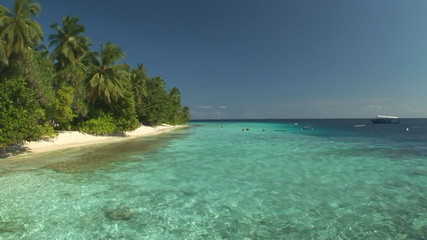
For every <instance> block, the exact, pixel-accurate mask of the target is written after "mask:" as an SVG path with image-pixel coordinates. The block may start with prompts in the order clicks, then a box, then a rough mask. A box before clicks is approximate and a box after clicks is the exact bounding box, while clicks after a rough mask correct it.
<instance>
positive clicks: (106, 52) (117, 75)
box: [86, 43, 129, 104]
mask: <svg viewBox="0 0 427 240" xmlns="http://www.w3.org/2000/svg"><path fill="white" fill-rule="evenodd" d="M125 56H126V54H125V53H124V52H123V51H122V50H121V49H120V48H119V47H118V46H116V45H114V44H112V43H107V44H105V46H104V45H102V44H101V50H100V51H99V53H93V54H92V58H91V65H90V66H89V68H88V77H87V80H86V81H87V90H88V98H89V101H90V102H91V103H97V102H104V103H107V104H110V103H112V102H116V101H117V100H118V99H119V98H121V97H123V88H124V86H123V85H124V82H126V81H128V78H129V66H128V65H126V64H117V65H115V63H116V62H117V61H119V60H120V59H123V58H124V57H125Z"/></svg>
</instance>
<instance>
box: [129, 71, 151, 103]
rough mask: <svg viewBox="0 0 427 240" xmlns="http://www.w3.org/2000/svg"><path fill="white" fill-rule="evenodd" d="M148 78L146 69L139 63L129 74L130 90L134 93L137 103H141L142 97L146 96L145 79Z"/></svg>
mask: <svg viewBox="0 0 427 240" xmlns="http://www.w3.org/2000/svg"><path fill="white" fill-rule="evenodd" d="M147 79H148V76H147V69H146V68H145V66H144V65H142V64H139V63H138V66H137V68H136V69H132V71H131V74H130V82H131V84H132V91H133V93H134V95H135V102H136V104H137V105H139V104H141V103H142V101H143V98H144V97H145V96H147V87H146V81H147Z"/></svg>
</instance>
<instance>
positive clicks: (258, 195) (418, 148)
mask: <svg viewBox="0 0 427 240" xmlns="http://www.w3.org/2000/svg"><path fill="white" fill-rule="evenodd" d="M366 121H367V120H299V121H297V120H293V121H285V120H281V121H279V120H275V121H224V122H219V121H211V122H202V121H201V122H193V123H192V124H191V126H192V127H191V128H189V129H183V130H178V131H175V132H173V133H172V134H166V135H162V136H158V137H152V138H147V139H137V140H132V141H128V142H123V143H116V144H114V145H99V146H94V147H88V148H81V149H73V150H67V151H61V152H56V153H49V154H42V155H36V156H34V155H33V156H31V157H22V158H18V159H17V160H14V162H13V163H11V162H10V161H2V162H0V186H2V189H1V191H0V201H1V202H0V239H363V240H364V239H427V187H426V186H427V120H425V119H415V120H404V119H402V123H401V124H398V125H372V124H370V123H368V122H366ZM294 122H298V123H299V124H298V125H294V124H293V123H294ZM305 125H310V126H311V127H313V130H306V131H303V130H301V128H302V127H303V126H305ZM354 125H366V126H364V127H354ZM246 128H249V131H246V130H245V129H246ZM406 128H409V129H408V130H409V131H406ZM242 130H244V131H242ZM114 213H117V215H119V216H118V217H117V219H114V218H115V217H112V215H114Z"/></svg>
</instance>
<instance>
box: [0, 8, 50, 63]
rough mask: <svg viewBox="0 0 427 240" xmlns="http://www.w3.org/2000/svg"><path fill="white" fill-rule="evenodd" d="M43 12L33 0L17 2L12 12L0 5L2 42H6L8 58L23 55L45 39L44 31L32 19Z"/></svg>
mask: <svg viewBox="0 0 427 240" xmlns="http://www.w3.org/2000/svg"><path fill="white" fill-rule="evenodd" d="M40 11H41V7H40V4H39V3H37V2H34V1H32V0H15V2H14V4H13V8H12V11H9V10H8V9H7V8H6V7H4V6H2V5H0V40H3V41H4V44H3V45H4V46H3V47H4V49H3V51H4V54H5V55H6V57H10V56H16V57H22V55H23V54H24V53H25V52H26V51H27V50H28V49H29V48H31V47H32V46H34V45H35V44H36V43H38V42H40V41H41V40H42V37H43V30H42V28H41V26H40V24H39V23H38V22H36V21H35V20H33V19H32V17H36V16H37V15H38V14H39V13H40Z"/></svg>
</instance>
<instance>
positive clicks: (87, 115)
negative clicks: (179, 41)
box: [0, 0, 190, 149]
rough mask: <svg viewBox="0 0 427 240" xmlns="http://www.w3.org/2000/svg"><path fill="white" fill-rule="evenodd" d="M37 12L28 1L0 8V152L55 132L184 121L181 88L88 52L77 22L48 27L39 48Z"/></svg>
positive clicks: (110, 53)
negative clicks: (47, 31)
mask: <svg viewBox="0 0 427 240" xmlns="http://www.w3.org/2000/svg"><path fill="white" fill-rule="evenodd" d="M40 11H41V5H40V4H39V3H37V2H35V1H32V0H15V1H14V3H13V6H12V7H11V9H8V8H7V7H5V6H3V5H0V149H1V148H5V147H7V146H9V145H11V144H17V143H23V142H26V141H37V140H41V139H45V138H49V137H53V136H55V135H56V132H55V130H73V131H80V132H83V133H89V134H94V135H109V134H113V133H123V132H129V131H133V130H135V129H137V128H138V127H140V126H141V125H146V126H157V125H160V124H170V125H178V124H183V123H186V122H188V121H189V119H190V110H189V108H188V107H185V106H184V107H182V105H181V94H180V91H179V89H178V88H176V87H173V88H172V89H170V90H169V91H168V90H166V89H165V81H164V80H163V79H162V78H161V77H158V76H157V77H149V76H148V75H147V69H146V68H145V67H144V66H143V65H142V64H138V65H137V67H136V68H132V67H131V66H129V65H128V64H120V63H118V62H119V61H122V60H123V59H125V57H126V54H125V53H124V52H123V51H122V50H121V48H120V47H119V46H117V45H115V44H113V43H111V42H106V43H101V44H100V45H99V46H93V44H92V42H91V40H90V39H89V37H87V36H86V35H85V32H86V29H85V27H84V25H82V24H81V23H80V21H79V18H78V17H71V16H65V17H63V18H62V22H61V23H53V24H52V25H51V26H50V28H51V29H52V30H53V31H54V33H52V34H50V35H49V36H48V38H47V39H48V46H45V45H43V42H42V39H43V29H42V27H41V25H40V24H39V23H38V22H37V21H36V20H34V18H35V17H37V16H38V14H39V13H40ZM49 49H51V50H49Z"/></svg>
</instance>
